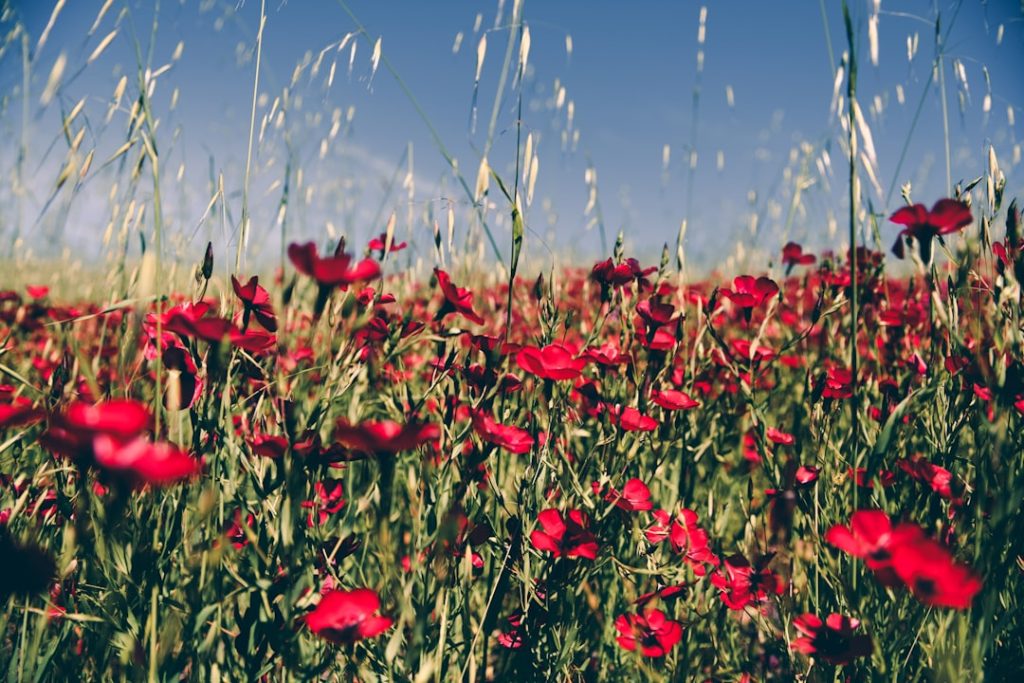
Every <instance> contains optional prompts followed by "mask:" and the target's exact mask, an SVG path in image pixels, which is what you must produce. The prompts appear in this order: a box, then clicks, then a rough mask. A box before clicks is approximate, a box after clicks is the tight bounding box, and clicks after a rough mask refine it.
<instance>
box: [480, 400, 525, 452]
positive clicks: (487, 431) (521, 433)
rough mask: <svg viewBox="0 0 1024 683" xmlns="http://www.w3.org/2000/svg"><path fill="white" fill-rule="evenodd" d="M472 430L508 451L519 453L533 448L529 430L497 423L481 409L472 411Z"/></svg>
mask: <svg viewBox="0 0 1024 683" xmlns="http://www.w3.org/2000/svg"><path fill="white" fill-rule="evenodd" d="M473 430H474V431H475V432H476V433H477V435H478V436H479V437H480V438H481V439H483V440H484V441H486V442H487V443H491V444H494V445H495V446H500V447H501V448H504V449H505V450H507V451H508V452H509V453H515V454H517V455H521V454H523V453H529V452H530V449H531V448H533V437H532V436H530V432H528V431H526V430H525V429H520V428H519V427H515V426H513V425H503V424H498V423H497V422H496V421H495V420H494V418H493V417H492V416H490V415H488V414H487V413H486V412H484V411H482V410H476V411H473Z"/></svg>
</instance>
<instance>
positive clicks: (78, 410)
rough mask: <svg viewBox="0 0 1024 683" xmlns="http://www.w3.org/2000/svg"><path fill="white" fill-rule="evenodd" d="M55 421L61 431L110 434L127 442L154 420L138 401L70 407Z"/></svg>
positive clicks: (81, 404) (117, 401) (83, 404)
mask: <svg viewBox="0 0 1024 683" xmlns="http://www.w3.org/2000/svg"><path fill="white" fill-rule="evenodd" d="M57 421H58V422H59V423H60V425H61V426H62V427H63V428H64V429H67V430H69V431H73V432H76V433H80V434H86V435H89V436H92V435H94V434H109V435H111V436H115V437H118V438H120V439H130V438H132V437H134V436H138V435H139V434H141V433H142V432H144V431H146V430H148V429H150V428H151V426H152V422H153V416H152V415H151V414H150V412H149V408H147V407H146V406H145V405H143V404H142V403H139V402H138V401H133V400H130V399H115V400H111V401H106V402H104V403H97V404H95V405H92V404H89V403H81V402H77V403H72V404H71V405H69V406H68V408H67V410H66V411H65V412H64V414H63V415H61V416H59V418H58V419H57Z"/></svg>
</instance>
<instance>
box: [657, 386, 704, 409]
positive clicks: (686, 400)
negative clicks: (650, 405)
mask: <svg viewBox="0 0 1024 683" xmlns="http://www.w3.org/2000/svg"><path fill="white" fill-rule="evenodd" d="M651 401H652V402H654V403H656V404H657V405H659V406H661V407H662V408H664V409H665V410H692V409H694V408H697V407H699V406H700V403H699V402H697V401H695V400H694V399H692V398H690V396H689V394H687V393H686V392H683V391H675V390H674V389H665V390H664V391H659V390H658V389H654V390H653V391H651Z"/></svg>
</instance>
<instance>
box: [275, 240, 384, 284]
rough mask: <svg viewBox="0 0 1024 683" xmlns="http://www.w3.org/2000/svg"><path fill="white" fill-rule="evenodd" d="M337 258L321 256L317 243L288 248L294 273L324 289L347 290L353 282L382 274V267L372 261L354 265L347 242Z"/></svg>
mask: <svg viewBox="0 0 1024 683" xmlns="http://www.w3.org/2000/svg"><path fill="white" fill-rule="evenodd" d="M338 246H339V249H338V252H339V253H335V255H334V256H327V257H323V258H321V257H320V254H319V253H318V250H317V248H316V243H314V242H306V243H305V244H290V245H288V258H289V259H290V260H291V262H292V264H293V265H294V266H295V270H297V271H299V272H300V273H302V274H303V275H307V276H309V277H311V278H313V279H314V280H316V281H317V283H318V284H320V285H321V286H323V287H337V286H342V287H348V285H350V284H352V283H354V282H363V281H366V280H372V279H374V278H376V277H378V276H379V275H380V265H379V264H378V263H377V262H376V261H374V260H373V259H363V260H362V261H360V262H358V263H353V262H352V256H351V254H346V253H345V252H344V251H343V249H344V242H342V243H340V244H339V245H338Z"/></svg>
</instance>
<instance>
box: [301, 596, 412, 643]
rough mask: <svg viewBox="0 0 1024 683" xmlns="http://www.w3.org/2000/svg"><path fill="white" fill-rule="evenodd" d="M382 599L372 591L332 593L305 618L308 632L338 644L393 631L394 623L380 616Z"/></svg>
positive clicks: (321, 600)
mask: <svg viewBox="0 0 1024 683" xmlns="http://www.w3.org/2000/svg"><path fill="white" fill-rule="evenodd" d="M379 610H380V598H379V597H378V596H377V593H376V592H374V591H372V590H370V589H369V588H357V589H355V590H351V591H347V590H333V591H329V592H328V593H326V594H324V596H323V597H322V598H321V599H320V602H319V604H317V606H316V609H314V610H313V611H312V612H310V613H309V614H307V615H306V618H305V621H306V625H307V626H309V630H310V631H312V632H313V633H315V634H317V635H318V636H320V637H321V638H323V639H325V640H328V641H330V642H332V643H334V644H335V645H346V644H351V643H355V642H356V641H358V640H363V639H365V638H374V637H376V636H379V635H380V634H381V633H384V631H386V630H388V629H389V628H391V625H392V624H393V623H394V620H393V619H392V618H391V617H385V616H382V615H379V614H377V612H378V611H379Z"/></svg>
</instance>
